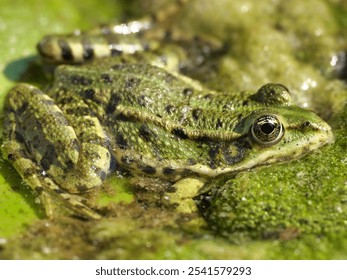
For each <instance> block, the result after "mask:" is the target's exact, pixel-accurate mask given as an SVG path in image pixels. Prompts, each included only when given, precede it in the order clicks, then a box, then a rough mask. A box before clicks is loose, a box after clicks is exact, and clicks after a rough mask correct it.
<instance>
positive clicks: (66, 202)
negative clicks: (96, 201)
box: [2, 114, 101, 219]
mask: <svg viewBox="0 0 347 280" xmlns="http://www.w3.org/2000/svg"><path fill="white" fill-rule="evenodd" d="M13 119H14V116H13V114H10V115H9V116H8V119H7V121H9V122H11V120H13ZM12 128H14V127H13V126H12ZM6 135H12V136H14V135H18V131H17V132H16V130H15V129H14V130H13V129H6ZM9 139H11V138H9ZM2 150H3V153H4V156H5V157H6V158H7V159H8V160H9V161H10V162H11V163H12V165H13V166H14V167H15V168H16V170H17V171H18V172H19V174H20V175H21V177H22V178H23V180H24V182H25V183H26V184H27V185H28V186H30V187H31V188H32V189H33V190H34V191H35V192H36V193H37V195H38V196H39V198H40V201H41V203H42V204H43V206H44V209H45V212H46V215H47V217H48V218H54V217H56V216H57V214H58V213H59V211H60V210H62V211H63V212H64V213H66V212H67V211H66V210H67V209H63V208H64V207H61V206H66V207H67V208H68V209H69V212H70V214H73V215H76V216H79V217H82V218H85V219H100V218H101V215H99V214H98V213H96V212H95V211H94V210H92V209H91V208H90V207H88V206H87V205H86V202H87V201H86V199H84V198H82V197H79V196H77V195H73V194H69V193H67V192H66V191H64V190H62V189H61V188H59V186H58V185H57V184H55V183H54V182H53V181H52V180H51V179H50V178H48V177H47V176H46V175H45V174H46V173H45V171H44V170H42V168H41V167H40V166H38V165H37V164H36V163H35V162H34V161H33V160H32V159H31V158H30V156H29V155H28V154H27V148H26V146H25V145H24V144H23V143H21V142H18V141H16V140H13V139H12V140H5V141H4V143H3V145H2Z"/></svg>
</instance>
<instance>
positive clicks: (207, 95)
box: [203, 94, 213, 99]
mask: <svg viewBox="0 0 347 280" xmlns="http://www.w3.org/2000/svg"><path fill="white" fill-rule="evenodd" d="M212 97H213V95H212V94H205V95H204V96H203V98H204V99H212Z"/></svg>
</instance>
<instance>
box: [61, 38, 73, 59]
mask: <svg viewBox="0 0 347 280" xmlns="http://www.w3.org/2000/svg"><path fill="white" fill-rule="evenodd" d="M58 45H59V47H60V50H61V57H62V58H63V59H65V60H67V61H71V60H73V55H72V50H71V48H70V46H69V44H68V43H67V42H66V41H65V40H59V41H58Z"/></svg>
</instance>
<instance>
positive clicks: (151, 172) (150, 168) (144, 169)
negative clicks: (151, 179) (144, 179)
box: [139, 165, 156, 175]
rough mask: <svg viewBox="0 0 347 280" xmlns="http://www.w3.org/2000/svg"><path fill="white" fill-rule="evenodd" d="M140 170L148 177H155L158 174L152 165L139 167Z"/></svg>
mask: <svg viewBox="0 0 347 280" xmlns="http://www.w3.org/2000/svg"><path fill="white" fill-rule="evenodd" d="M139 169H140V170H141V171H142V172H144V173H146V174H148V175H154V174H155V173H156V170H155V168H154V167H153V166H150V165H144V166H142V165H139Z"/></svg>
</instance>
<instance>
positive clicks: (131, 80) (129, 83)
mask: <svg viewBox="0 0 347 280" xmlns="http://www.w3.org/2000/svg"><path fill="white" fill-rule="evenodd" d="M140 81H141V80H140V79H136V78H129V79H126V81H125V87H126V88H134V87H135V86H137V85H138V84H139V83H140Z"/></svg>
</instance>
